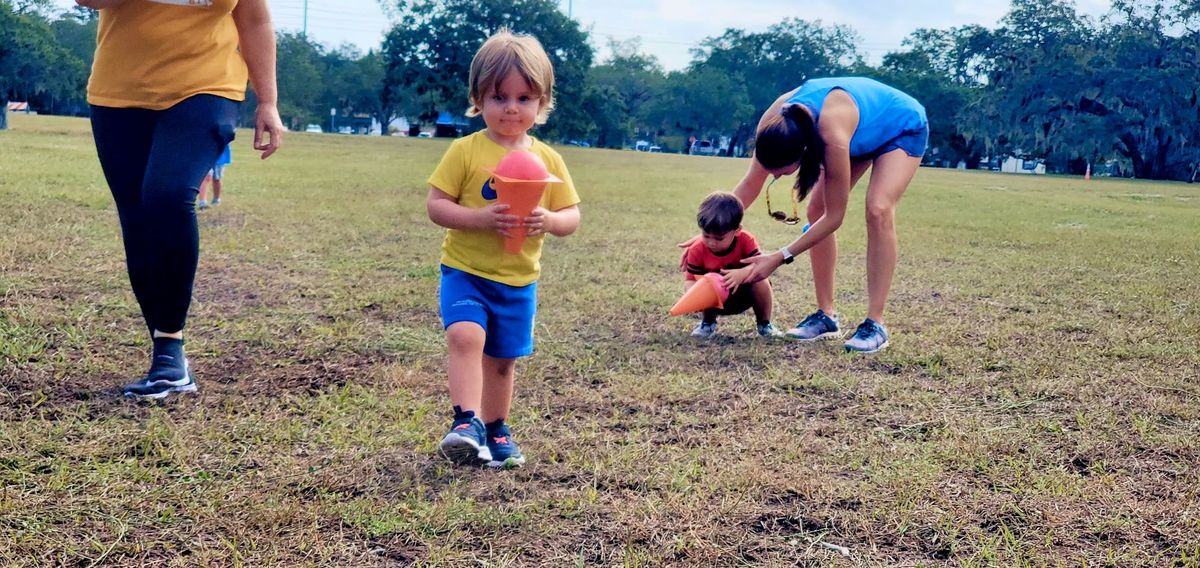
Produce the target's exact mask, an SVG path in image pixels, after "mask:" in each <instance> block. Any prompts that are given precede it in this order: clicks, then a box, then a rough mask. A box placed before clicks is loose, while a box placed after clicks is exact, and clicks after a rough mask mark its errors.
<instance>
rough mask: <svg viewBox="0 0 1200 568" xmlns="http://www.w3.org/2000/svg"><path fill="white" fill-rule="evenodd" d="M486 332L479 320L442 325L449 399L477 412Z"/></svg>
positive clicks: (481, 388)
mask: <svg viewBox="0 0 1200 568" xmlns="http://www.w3.org/2000/svg"><path fill="white" fill-rule="evenodd" d="M486 340H487V336H486V334H485V333H484V331H483V328H482V327H480V325H479V324H477V323H475V322H470V321H461V322H458V323H454V324H451V325H450V327H448V328H446V347H447V350H448V351H449V362H448V365H447V367H448V369H449V382H450V402H452V403H453V404H454V405H455V406H458V407H460V408H462V409H463V410H471V411H474V412H475V413H478V412H479V410H480V399H481V398H482V396H483V357H484V355H483V344H484V341H486Z"/></svg>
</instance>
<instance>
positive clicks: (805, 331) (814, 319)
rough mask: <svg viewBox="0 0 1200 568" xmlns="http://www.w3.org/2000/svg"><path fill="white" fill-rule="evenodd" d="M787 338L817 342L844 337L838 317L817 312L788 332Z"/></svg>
mask: <svg viewBox="0 0 1200 568" xmlns="http://www.w3.org/2000/svg"><path fill="white" fill-rule="evenodd" d="M787 336H788V337H790V338H792V339H796V340H798V341H804V342H809V341H817V340H820V339H834V338H841V337H842V329H841V328H840V327H838V321H837V318H836V317H833V316H830V315H829V314H826V313H825V312H824V311H822V310H817V311H815V312H813V313H812V314H809V316H808V317H806V318H804V321H802V322H800V323H799V324H797V325H796V327H793V328H792V329H789V330H787Z"/></svg>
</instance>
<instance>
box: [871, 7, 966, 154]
mask: <svg viewBox="0 0 1200 568" xmlns="http://www.w3.org/2000/svg"><path fill="white" fill-rule="evenodd" d="M974 33H975V32H974V30H971V29H967V30H962V29H958V30H955V29H952V30H948V31H944V30H930V29H919V30H917V31H915V32H913V33H912V34H910V35H909V37H908V38H906V39H905V40H904V45H905V46H906V47H908V48H909V50H908V51H899V52H893V53H888V54H886V55H884V57H883V63H882V65H881V66H880V67H879V68H878V69H865V70H863V71H862V72H861V74H863V75H867V76H874V77H876V78H878V79H879V80H880V81H883V82H884V83H887V84H889V85H892V86H894V87H896V88H898V89H900V90H902V91H904V92H906V93H908V94H910V95H912V96H913V97H914V98H916V99H917V100H918V101H920V102H921V104H922V105H924V107H925V111H926V114H927V116H928V118H929V146H930V157H931V158H933V159H937V160H945V161H947V162H949V164H951V165H953V164H955V163H957V162H958V161H959V160H963V161H965V162H966V163H967V166H968V167H970V168H975V167H978V164H979V161H980V157H981V155H982V152H983V151H984V147H983V144H982V142H981V141H978V140H976V139H975V138H973V137H972V136H970V135H969V134H968V133H966V132H964V131H963V130H962V129H960V128H959V114H960V113H961V112H963V109H964V108H965V107H966V106H967V105H968V104H969V102H970V101H971V100H973V98H974V97H975V96H978V95H979V94H980V92H981V91H982V88H981V85H978V84H975V79H974V73H973V72H972V71H971V70H970V68H969V64H968V63H966V61H968V60H969V58H964V57H961V56H960V54H961V53H962V52H961V50H960V49H959V46H960V45H962V44H963V43H964V41H965V40H966V38H970V37H973V34H974Z"/></svg>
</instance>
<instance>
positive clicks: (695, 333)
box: [692, 321, 717, 338]
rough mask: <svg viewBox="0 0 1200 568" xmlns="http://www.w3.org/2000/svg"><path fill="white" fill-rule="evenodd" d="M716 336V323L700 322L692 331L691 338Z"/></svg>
mask: <svg viewBox="0 0 1200 568" xmlns="http://www.w3.org/2000/svg"><path fill="white" fill-rule="evenodd" d="M716 334H717V322H715V321H702V322H700V324H699V325H697V326H696V329H693V330H692V337H704V338H709V337H712V336H714V335H716Z"/></svg>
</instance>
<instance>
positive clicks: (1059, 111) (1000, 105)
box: [959, 0, 1097, 168]
mask: <svg viewBox="0 0 1200 568" xmlns="http://www.w3.org/2000/svg"><path fill="white" fill-rule="evenodd" d="M1002 24H1003V25H1002V26H1001V27H1000V28H999V29H997V30H996V31H994V32H991V33H990V34H989V36H990V37H987V38H981V39H979V40H978V42H977V43H978V45H980V46H982V47H983V48H984V49H985V50H986V51H985V52H984V53H983V55H982V57H983V59H984V62H983V64H982V65H981V70H982V71H983V72H984V73H985V74H986V76H987V84H988V89H987V91H986V93H983V94H982V95H981V96H979V97H977V98H976V99H975V100H974V101H973V104H972V105H971V106H970V107H969V108H968V109H966V111H965V112H963V113H960V115H959V117H960V120H961V122H962V123H963V125H964V126H963V128H964V130H965V131H966V132H968V133H970V134H971V135H973V136H975V137H978V138H980V139H982V140H983V141H984V142H985V144H986V146H987V148H988V150H989V152H990V153H992V154H993V155H996V154H1007V153H1021V154H1025V155H1032V156H1038V157H1045V158H1047V159H1048V160H1049V161H1051V163H1052V164H1054V165H1055V166H1056V167H1058V168H1065V167H1066V166H1067V162H1068V161H1069V160H1070V159H1072V158H1077V157H1078V156H1080V155H1084V154H1094V153H1096V151H1097V150H1096V147H1095V145H1096V144H1097V141H1096V140H1095V138H1094V137H1092V136H1091V134H1090V133H1091V132H1093V131H1094V128H1093V125H1090V124H1086V123H1085V122H1086V119H1085V118H1084V119H1081V116H1080V114H1079V112H1078V109H1077V102H1078V101H1079V95H1080V93H1081V90H1082V89H1085V88H1086V86H1087V85H1089V84H1091V83H1092V82H1093V80H1094V79H1095V78H1094V76H1093V74H1092V71H1091V70H1090V69H1089V65H1088V62H1089V60H1090V58H1091V57H1092V56H1093V54H1094V51H1093V46H1094V44H1095V33H1096V32H1095V30H1094V29H1093V27H1092V26H1091V24H1090V23H1089V22H1088V21H1087V20H1086V19H1084V18H1082V17H1080V16H1079V15H1078V14H1077V13H1076V12H1075V8H1074V6H1073V4H1071V3H1070V1H1069V0H1015V1H1014V2H1013V8H1012V11H1010V12H1009V13H1008V15H1006V16H1005V18H1004V19H1003V21H1002Z"/></svg>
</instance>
